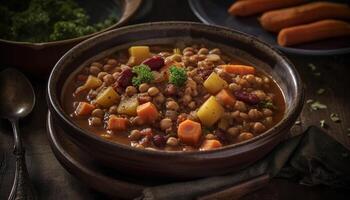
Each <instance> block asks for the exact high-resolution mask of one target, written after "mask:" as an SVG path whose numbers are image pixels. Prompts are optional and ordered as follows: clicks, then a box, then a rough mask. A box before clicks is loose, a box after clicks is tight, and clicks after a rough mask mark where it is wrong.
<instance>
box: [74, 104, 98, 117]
mask: <svg viewBox="0 0 350 200" xmlns="http://www.w3.org/2000/svg"><path fill="white" fill-rule="evenodd" d="M94 109H95V106H94V105H92V104H89V103H86V102H79V104H78V107H77V109H76V110H75V114H76V115H77V116H84V115H90V114H91V112H92V111H93V110H94Z"/></svg>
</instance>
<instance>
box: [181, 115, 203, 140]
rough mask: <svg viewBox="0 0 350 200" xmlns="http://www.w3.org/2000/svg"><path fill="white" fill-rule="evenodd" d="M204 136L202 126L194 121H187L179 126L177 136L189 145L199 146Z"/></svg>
mask: <svg viewBox="0 0 350 200" xmlns="http://www.w3.org/2000/svg"><path fill="white" fill-rule="evenodd" d="M201 135H202V127H201V124H200V123H198V122H195V121H192V120H189V119H187V120H185V121H183V122H181V123H180V124H179V127H178V129H177V136H178V137H179V139H180V141H181V142H183V143H185V144H187V145H193V146H195V145H197V144H198V142H199V139H200V137H201Z"/></svg>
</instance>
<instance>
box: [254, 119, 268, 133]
mask: <svg viewBox="0 0 350 200" xmlns="http://www.w3.org/2000/svg"><path fill="white" fill-rule="evenodd" d="M265 130H266V127H265V126H264V125H263V124H262V123H261V122H255V123H254V125H253V131H254V133H262V132H264V131H265Z"/></svg>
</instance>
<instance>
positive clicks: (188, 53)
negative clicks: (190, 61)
mask: <svg viewBox="0 0 350 200" xmlns="http://www.w3.org/2000/svg"><path fill="white" fill-rule="evenodd" d="M183 55H184V56H188V57H189V56H192V55H193V52H192V51H185V52H184V53H183Z"/></svg>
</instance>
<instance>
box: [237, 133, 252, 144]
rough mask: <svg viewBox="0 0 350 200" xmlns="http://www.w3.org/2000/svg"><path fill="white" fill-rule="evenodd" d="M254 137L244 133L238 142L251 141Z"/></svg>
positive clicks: (240, 135)
mask: <svg viewBox="0 0 350 200" xmlns="http://www.w3.org/2000/svg"><path fill="white" fill-rule="evenodd" d="M253 137H254V135H253V134H252V133H249V132H243V133H241V134H239V136H238V141H240V142H242V141H245V140H249V139H251V138H253Z"/></svg>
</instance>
